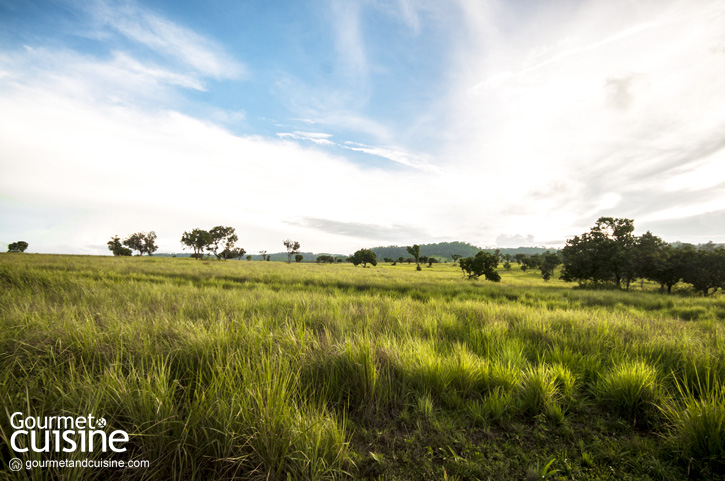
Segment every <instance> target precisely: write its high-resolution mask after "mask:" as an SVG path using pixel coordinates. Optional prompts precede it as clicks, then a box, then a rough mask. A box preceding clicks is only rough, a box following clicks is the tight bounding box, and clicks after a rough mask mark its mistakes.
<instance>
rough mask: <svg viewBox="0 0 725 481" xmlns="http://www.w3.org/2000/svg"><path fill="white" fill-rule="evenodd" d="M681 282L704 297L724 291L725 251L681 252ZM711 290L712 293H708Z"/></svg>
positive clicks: (722, 249) (719, 248) (716, 249)
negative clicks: (720, 289) (719, 290)
mask: <svg viewBox="0 0 725 481" xmlns="http://www.w3.org/2000/svg"><path fill="white" fill-rule="evenodd" d="M682 254H683V256H682V261H683V262H682V280H683V281H685V282H687V283H688V284H692V287H694V288H695V290H696V291H699V292H702V294H703V295H704V296H708V295H710V294H714V293H715V292H717V290H718V289H719V288H723V289H725V249H724V248H722V247H718V248H715V249H713V250H693V249H686V250H684V251H683V252H682ZM710 289H712V292H710Z"/></svg>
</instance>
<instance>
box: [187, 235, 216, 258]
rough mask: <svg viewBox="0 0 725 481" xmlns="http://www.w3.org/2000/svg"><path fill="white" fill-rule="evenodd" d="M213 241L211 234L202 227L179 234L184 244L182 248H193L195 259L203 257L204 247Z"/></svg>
mask: <svg viewBox="0 0 725 481" xmlns="http://www.w3.org/2000/svg"><path fill="white" fill-rule="evenodd" d="M212 241H213V238H212V236H211V234H210V233H209V232H208V231H205V230H204V229H194V230H192V231H191V232H184V234H183V235H182V236H181V243H182V244H183V245H184V249H186V248H187V247H189V248H191V249H193V250H194V254H193V255H192V257H194V258H195V259H196V260H199V259H201V258H202V257H204V249H206V248H207V247H208V246H209V245H210V244H211V243H212Z"/></svg>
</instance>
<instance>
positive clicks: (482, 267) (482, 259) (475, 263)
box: [458, 251, 501, 282]
mask: <svg viewBox="0 0 725 481" xmlns="http://www.w3.org/2000/svg"><path fill="white" fill-rule="evenodd" d="M458 263H459V264H460V266H461V270H462V271H463V272H464V273H465V274H467V275H468V278H469V279H478V278H479V277H481V276H485V277H486V279H488V280H489V281H493V282H499V281H500V280H501V276H500V275H499V273H498V272H496V267H497V266H498V257H497V256H496V255H495V254H489V253H488V252H484V251H479V252H478V254H476V255H475V256H474V257H465V258H463V259H459V261H458Z"/></svg>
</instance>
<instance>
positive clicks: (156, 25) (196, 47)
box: [88, 0, 245, 79]
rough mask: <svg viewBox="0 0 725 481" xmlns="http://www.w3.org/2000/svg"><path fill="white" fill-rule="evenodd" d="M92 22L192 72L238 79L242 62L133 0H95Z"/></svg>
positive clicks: (216, 45)
mask: <svg viewBox="0 0 725 481" xmlns="http://www.w3.org/2000/svg"><path fill="white" fill-rule="evenodd" d="M88 8H89V10H90V11H91V13H92V15H93V16H94V18H95V20H96V22H98V23H100V24H101V25H105V26H108V27H111V28H112V29H114V30H116V31H117V32H119V33H121V34H122V35H124V36H126V37H127V38H129V39H131V40H133V41H135V42H138V43H140V44H143V45H145V46H146V47H148V48H150V49H152V50H154V51H155V52H157V53H158V54H160V55H162V56H164V57H166V58H170V59H174V60H176V61H177V62H179V63H180V64H181V65H183V66H185V67H187V68H191V69H192V70H193V71H195V72H198V73H199V74H201V75H203V76H207V77H212V78H215V79H225V78H238V77H240V76H241V75H243V74H244V70H245V69H244V67H243V66H242V64H241V63H240V62H239V61H238V60H236V59H234V58H233V57H231V56H230V55H229V54H228V53H226V52H225V51H224V49H223V48H222V47H221V46H220V45H218V44H217V43H216V42H214V41H212V40H210V39H208V38H206V37H203V36H201V35H199V34H197V33H196V32H194V31H193V30H190V29H188V28H185V27H183V26H181V25H177V24H175V23H174V22H171V21H170V20H168V19H166V18H164V17H162V16H161V15H158V14H156V13H155V12H153V11H152V10H151V9H148V8H146V7H143V6H141V5H138V4H137V3H136V2H133V1H123V0H120V1H113V0H111V1H108V2H106V1H98V2H95V3H91V4H89V7H88Z"/></svg>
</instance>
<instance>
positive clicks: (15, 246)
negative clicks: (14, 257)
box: [8, 241, 28, 252]
mask: <svg viewBox="0 0 725 481" xmlns="http://www.w3.org/2000/svg"><path fill="white" fill-rule="evenodd" d="M27 248H28V243H27V242H25V241H17V242H13V243H12V244H8V252H25V249H27Z"/></svg>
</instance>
